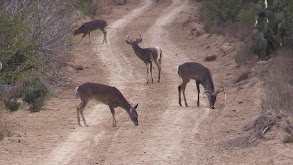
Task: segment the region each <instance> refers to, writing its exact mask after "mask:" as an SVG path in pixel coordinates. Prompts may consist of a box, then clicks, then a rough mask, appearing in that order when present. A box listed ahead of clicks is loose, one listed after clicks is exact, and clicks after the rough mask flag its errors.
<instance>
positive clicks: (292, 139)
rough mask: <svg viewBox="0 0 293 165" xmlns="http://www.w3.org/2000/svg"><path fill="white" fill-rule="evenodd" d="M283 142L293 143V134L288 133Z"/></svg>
mask: <svg viewBox="0 0 293 165" xmlns="http://www.w3.org/2000/svg"><path fill="white" fill-rule="evenodd" d="M283 143H293V136H292V135H286V136H285V137H284V139H283Z"/></svg>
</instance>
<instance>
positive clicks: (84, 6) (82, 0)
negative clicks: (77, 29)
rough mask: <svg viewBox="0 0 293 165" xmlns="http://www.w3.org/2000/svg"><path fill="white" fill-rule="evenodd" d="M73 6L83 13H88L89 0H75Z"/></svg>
mask: <svg viewBox="0 0 293 165" xmlns="http://www.w3.org/2000/svg"><path fill="white" fill-rule="evenodd" d="M74 3H75V7H76V8H77V9H79V10H80V11H81V12H82V13H83V14H84V15H90V14H91V12H90V3H91V0H75V2H74Z"/></svg>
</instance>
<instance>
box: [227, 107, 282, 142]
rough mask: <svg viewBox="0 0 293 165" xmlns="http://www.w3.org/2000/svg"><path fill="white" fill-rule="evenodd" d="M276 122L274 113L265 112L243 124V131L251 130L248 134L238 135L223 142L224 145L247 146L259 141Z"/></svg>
mask: <svg viewBox="0 0 293 165" xmlns="http://www.w3.org/2000/svg"><path fill="white" fill-rule="evenodd" d="M276 123H277V115H275V114H274V113H271V112H269V113H266V114H264V115H261V116H260V117H258V118H257V119H256V120H255V121H253V122H251V123H249V124H247V125H245V126H244V128H243V130H244V131H251V132H250V133H249V135H248V136H244V137H238V138H236V139H232V140H229V141H226V142H224V143H223V146H224V147H228V148H236V147H240V148H242V147H249V146H255V145H257V144H258V143H260V142H261V141H262V140H263V139H264V138H263V136H264V134H265V133H266V132H267V131H268V130H270V129H271V128H272V127H273V126H274V125H275V124H276Z"/></svg>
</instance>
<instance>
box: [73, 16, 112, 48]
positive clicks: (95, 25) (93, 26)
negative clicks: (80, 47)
mask: <svg viewBox="0 0 293 165" xmlns="http://www.w3.org/2000/svg"><path fill="white" fill-rule="evenodd" d="M107 25H108V24H107V22H106V21H105V20H95V21H90V22H86V23H84V24H83V25H81V27H80V28H78V29H77V30H75V31H74V32H73V34H74V35H77V34H80V33H83V36H82V37H81V39H80V41H79V43H80V42H81V40H82V39H83V38H84V37H85V36H86V35H87V34H88V35H89V38H90V43H91V32H92V31H94V30H97V29H100V30H101V31H102V33H103V34H104V39H103V44H104V42H106V43H107V31H106V30H105V28H106V26H107Z"/></svg>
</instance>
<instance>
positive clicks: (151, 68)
mask: <svg viewBox="0 0 293 165" xmlns="http://www.w3.org/2000/svg"><path fill="white" fill-rule="evenodd" d="M150 71H151V78H152V83H154V79H153V64H152V61H151V62H150Z"/></svg>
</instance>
